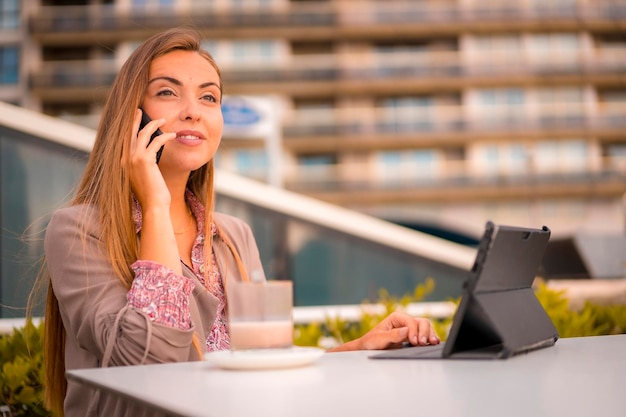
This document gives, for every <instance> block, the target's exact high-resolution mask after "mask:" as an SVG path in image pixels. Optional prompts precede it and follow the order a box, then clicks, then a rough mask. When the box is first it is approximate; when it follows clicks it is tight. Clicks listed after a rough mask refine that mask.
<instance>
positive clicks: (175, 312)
mask: <svg viewBox="0 0 626 417" xmlns="http://www.w3.org/2000/svg"><path fill="white" fill-rule="evenodd" d="M185 198H186V200H187V204H188V205H189V207H190V208H191V212H192V213H193V216H194V217H195V218H196V223H197V231H196V240H195V242H194V244H193V248H192V250H191V263H192V265H187V266H188V267H189V268H190V269H191V270H192V271H193V273H194V274H195V276H196V278H197V279H198V280H199V281H200V282H201V283H202V284H203V285H204V286H205V287H206V288H207V290H208V291H209V292H211V294H213V295H214V296H215V297H216V298H217V299H218V300H219V305H218V308H217V317H216V319H215V322H214V323H213V327H212V328H211V332H210V333H209V335H208V337H207V340H206V347H207V350H208V351H214V350H226V349H229V348H230V338H229V335H228V327H227V324H226V295H225V293H224V283H223V281H222V276H221V274H220V272H219V270H218V268H217V264H216V260H215V252H213V251H212V252H211V262H212V268H211V270H212V272H211V273H210V275H209V277H208V282H207V280H206V277H205V274H204V272H205V271H204V262H203V257H204V242H205V236H204V222H205V216H204V213H205V211H204V206H203V205H202V203H201V202H200V201H199V200H198V199H197V198H196V196H195V195H194V194H193V193H192V192H191V191H190V190H187V191H186V194H185ZM133 218H134V220H135V230H136V232H137V233H139V232H140V231H141V226H142V217H141V206H140V205H139V202H138V201H137V199H134V205H133ZM211 233H212V234H213V236H216V235H217V227H216V226H215V224H212V225H211ZM131 267H132V268H133V270H134V271H135V279H134V281H133V284H132V286H131V288H130V291H128V295H127V301H128V304H129V305H130V306H131V307H134V308H137V309H140V310H142V311H144V312H145V313H146V314H148V316H149V317H150V319H151V320H152V321H154V322H155V323H159V324H164V325H167V326H172V327H175V328H179V329H183V330H186V329H189V328H190V327H191V311H190V308H189V299H190V297H191V293H192V291H193V288H194V283H193V281H192V280H190V279H189V278H187V277H185V276H182V275H178V274H176V273H174V272H173V271H172V270H171V269H169V268H168V267H166V266H163V265H161V264H159V263H157V262H153V261H144V260H137V261H136V262H134V263H133V264H132V265H131Z"/></svg>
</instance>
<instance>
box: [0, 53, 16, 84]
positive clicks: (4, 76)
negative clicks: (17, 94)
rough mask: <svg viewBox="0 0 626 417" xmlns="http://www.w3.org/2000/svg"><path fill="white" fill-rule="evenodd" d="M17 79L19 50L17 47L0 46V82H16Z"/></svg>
mask: <svg viewBox="0 0 626 417" xmlns="http://www.w3.org/2000/svg"><path fill="white" fill-rule="evenodd" d="M18 81H19V50H18V49H17V47H8V48H0V84H17V83H18Z"/></svg>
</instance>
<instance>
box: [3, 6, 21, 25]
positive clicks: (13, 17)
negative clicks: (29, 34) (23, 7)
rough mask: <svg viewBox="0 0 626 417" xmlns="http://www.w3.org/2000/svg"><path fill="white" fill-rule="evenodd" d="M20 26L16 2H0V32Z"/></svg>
mask: <svg viewBox="0 0 626 417" xmlns="http://www.w3.org/2000/svg"><path fill="white" fill-rule="evenodd" d="M19 25H20V8H19V1H18V0H0V30H3V29H5V30H6V29H17V28H18V27H19Z"/></svg>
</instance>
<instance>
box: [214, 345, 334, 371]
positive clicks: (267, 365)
mask: <svg viewBox="0 0 626 417" xmlns="http://www.w3.org/2000/svg"><path fill="white" fill-rule="evenodd" d="M323 354H324V349H319V348H314V347H299V346H294V347H291V348H286V349H250V350H237V351H231V350H222V351H216V352H207V353H205V354H204V359H205V360H206V361H207V362H211V363H212V364H214V365H217V366H218V367H220V368H222V369H238V370H257V369H281V368H295V367H298V366H305V365H310V364H312V363H313V362H315V361H316V360H317V359H318V358H319V357H321V356H322V355H323Z"/></svg>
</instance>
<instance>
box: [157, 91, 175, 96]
mask: <svg viewBox="0 0 626 417" xmlns="http://www.w3.org/2000/svg"><path fill="white" fill-rule="evenodd" d="M172 94H174V93H172V91H171V90H162V91H159V92H158V93H157V96H171V95H172Z"/></svg>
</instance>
